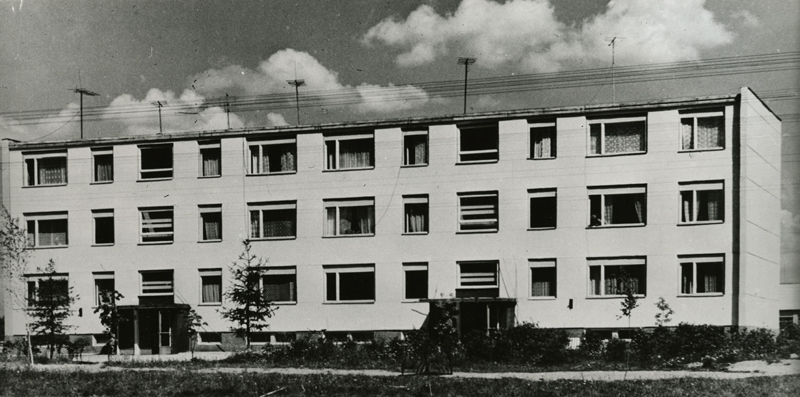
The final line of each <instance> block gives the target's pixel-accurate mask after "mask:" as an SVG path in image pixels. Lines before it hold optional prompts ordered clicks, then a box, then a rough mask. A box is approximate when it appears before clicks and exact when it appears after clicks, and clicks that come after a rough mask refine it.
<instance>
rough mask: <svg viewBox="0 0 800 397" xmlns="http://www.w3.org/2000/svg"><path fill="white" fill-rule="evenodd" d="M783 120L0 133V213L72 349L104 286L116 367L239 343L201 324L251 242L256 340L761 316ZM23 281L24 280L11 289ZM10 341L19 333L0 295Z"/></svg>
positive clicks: (758, 111) (565, 118) (528, 117)
mask: <svg viewBox="0 0 800 397" xmlns="http://www.w3.org/2000/svg"><path fill="white" fill-rule="evenodd" d="M780 142H781V124H780V120H779V119H778V117H776V116H775V115H774V114H773V113H772V112H771V111H770V110H769V109H768V108H767V107H766V106H765V105H764V104H763V103H762V102H761V101H760V100H759V99H758V97H757V96H756V95H755V94H754V93H753V92H752V91H750V90H749V89H748V88H743V89H742V90H741V91H740V92H737V93H733V94H731V95H724V96H714V97H703V98H693V99H678V100H660V101H653V102H642V103H630V104H612V105H598V106H579V107H562V108H550V109H530V110H517V111H506V112H493V113H482V114H470V115H458V116H447V117H430V118H413V119H396V120H382V121H368V122H351V123H338V124H325V125H311V126H289V127H278V128H266V129H244V130H226V131H208V132H203V133H182V134H169V135H156V136H136V137H109V138H101V139H84V140H69V141H58V142H37V143H23V142H10V141H4V142H3V146H2V152H1V153H0V160H1V161H2V193H3V194H2V198H3V204H4V205H5V206H6V207H7V208H8V209H9V211H10V212H11V214H12V215H13V216H14V217H17V218H19V219H20V221H21V222H22V224H23V225H25V227H26V228H27V231H28V236H29V240H30V244H31V245H32V247H33V256H32V260H31V264H32V266H34V265H41V266H43V265H44V264H45V263H46V262H47V261H48V260H50V259H53V260H54V261H55V263H56V266H57V268H58V271H59V275H60V277H62V278H63V279H64V280H66V282H67V283H68V285H69V286H71V287H73V288H74V291H75V292H76V293H77V294H78V295H80V297H79V299H78V301H77V302H76V304H75V307H74V309H75V315H73V316H72V317H71V319H70V322H71V324H73V325H74V326H75V327H74V328H73V329H72V332H73V333H74V334H75V336H74V337H84V338H91V340H92V341H93V343H94V344H95V345H96V346H101V345H102V344H103V343H104V341H105V340H104V336H103V335H102V331H103V328H102V326H101V324H100V322H99V320H98V318H97V316H96V315H95V314H93V313H92V311H93V308H94V307H96V306H97V305H98V303H99V300H100V299H101V297H100V296H101V292H102V291H105V290H112V289H116V290H118V291H119V292H120V293H121V294H122V295H123V296H124V298H123V299H122V300H120V301H119V303H118V304H119V305H120V306H121V309H122V310H123V311H125V313H127V314H126V315H127V316H128V318H129V319H130V321H128V322H127V323H125V325H124V326H123V328H124V329H122V330H121V331H120V335H119V338H120V342H121V344H122V348H123V350H124V351H125V352H127V353H130V354H168V353H174V352H178V351H183V350H186V348H187V346H188V343H187V342H186V330H185V327H184V326H183V325H182V318H183V316H184V314H185V313H186V311H187V310H189V309H190V308H191V309H194V310H196V311H197V312H198V313H199V314H200V315H202V316H203V319H204V321H206V322H207V323H208V325H207V326H205V327H203V330H202V332H201V334H200V337H201V342H200V345H201V348H207V349H229V348H232V347H233V346H235V345H236V344H237V343H239V342H238V341H237V339H235V338H234V337H233V336H232V334H230V332H229V328H230V325H231V324H228V323H226V322H225V321H224V320H223V319H222V318H221V316H220V315H219V313H218V310H220V309H221V308H222V307H227V306H228V305H229V303H227V302H226V301H225V298H224V292H225V291H226V288H227V287H228V285H229V282H230V273H229V270H228V267H229V265H230V263H231V262H233V261H234V260H236V258H237V257H238V255H239V254H240V253H241V252H242V240H243V239H249V240H250V241H251V243H252V250H253V251H252V252H253V253H254V254H256V255H258V256H260V257H263V258H267V259H268V269H267V270H266V271H264V272H263V275H262V277H261V280H260V283H261V286H262V288H263V291H264V294H265V295H266V296H267V297H268V299H270V300H271V301H273V302H274V303H275V305H276V306H277V307H279V309H278V310H277V312H276V314H275V316H274V317H273V318H271V319H270V327H269V329H267V330H265V332H263V333H260V334H259V335H257V337H256V338H255V339H254V341H255V342H257V343H263V342H269V341H272V342H275V341H284V340H286V339H287V338H289V339H290V338H293V337H295V336H296V335H298V334H307V333H319V332H325V333H327V334H328V335H330V336H331V337H344V336H347V337H350V338H354V339H362V338H372V337H379V338H380V337H383V338H385V337H394V336H399V335H401V334H402V331H404V330H410V329H418V328H420V327H422V326H423V325H424V324H425V323H426V319H427V318H428V315H429V313H430V312H431V310H432V308H433V307H435V304H436V302H438V301H442V300H445V301H448V302H451V303H456V304H457V306H458V309H459V310H458V320H459V321H458V326H459V329H460V331H461V332H467V331H469V330H475V329H480V330H490V329H495V328H504V327H508V326H511V325H513V324H518V323H521V322H535V323H537V324H539V325H540V326H542V327H562V328H569V329H573V330H576V332H580V331H583V330H585V329H605V330H613V329H617V328H622V327H626V326H627V325H628V324H627V321H626V320H619V319H618V315H619V312H620V311H619V308H620V301H621V299H622V295H621V294H620V288H619V287H620V286H621V285H622V280H623V279H625V280H631V281H630V282H631V283H632V285H633V288H634V289H635V293H636V294H637V296H639V303H640V307H639V308H637V309H636V310H635V311H634V314H633V316H632V318H631V325H632V326H635V327H647V326H653V323H654V320H653V318H654V315H655V314H656V312H657V308H656V306H655V302H657V301H658V299H659V298H664V299H665V300H666V301H667V302H668V304H669V305H670V306H671V307H672V308H673V310H674V311H675V314H674V315H673V324H677V323H679V322H690V323H701V324H714V325H730V326H747V327H766V328H771V329H777V327H778V319H779V315H778V298H779V296H778V286H779V274H780V214H779V211H780V196H781V195H780V153H781V144H780ZM39 276H40V275H37V274H36V273H35V271H34V270H31V273H30V274H29V278H30V280H31V281H30V282H29V284H28V285H29V288H32V289H34V288H35V287H36V280H37V277H39ZM5 309H6V318H7V320H6V330H5V333H6V335H20V334H24V322H23V320H22V318H21V316H20V312H19V309H20V308H14V307H12V305H10V302H9V300H8V299H7V300H6V308H5Z"/></svg>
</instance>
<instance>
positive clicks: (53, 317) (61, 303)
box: [28, 259, 76, 359]
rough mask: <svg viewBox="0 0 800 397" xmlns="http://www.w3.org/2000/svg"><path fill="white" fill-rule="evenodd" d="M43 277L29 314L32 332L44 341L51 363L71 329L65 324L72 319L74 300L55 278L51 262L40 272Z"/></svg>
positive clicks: (62, 281)
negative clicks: (66, 333)
mask: <svg viewBox="0 0 800 397" xmlns="http://www.w3.org/2000/svg"><path fill="white" fill-rule="evenodd" d="M43 273H44V274H45V276H44V278H42V279H40V280H39V283H38V287H37V288H36V293H35V294H34V296H33V302H32V304H31V305H29V306H28V312H30V316H31V318H32V321H31V323H30V326H31V329H32V330H33V331H34V332H36V334H37V335H42V336H43V337H44V341H45V344H46V345H47V349H48V350H49V351H50V359H52V358H53V353H54V352H55V349H56V346H61V345H63V344H65V341H66V335H64V332H65V331H67V330H69V329H70V328H72V326H70V325H67V324H65V323H66V321H67V319H68V318H69V317H70V316H71V315H72V310H70V308H71V307H72V304H73V303H75V299H76V297H75V296H74V295H73V293H72V287H70V286H69V284H68V281H67V280H65V279H63V278H60V277H58V276H57V274H56V264H55V262H53V260H52V259H50V262H48V263H47V267H45V268H44V269H43Z"/></svg>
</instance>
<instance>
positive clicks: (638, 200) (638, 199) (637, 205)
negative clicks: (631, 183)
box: [633, 194, 644, 223]
mask: <svg viewBox="0 0 800 397" xmlns="http://www.w3.org/2000/svg"><path fill="white" fill-rule="evenodd" d="M642 201H643V197H642V196H640V195H638V194H637V195H636V196H634V197H633V208H634V209H635V210H636V217H637V218H638V219H639V223H644V217H643V216H642V207H643V204H644V203H643V202H642Z"/></svg>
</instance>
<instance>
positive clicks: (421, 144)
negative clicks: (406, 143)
mask: <svg viewBox="0 0 800 397" xmlns="http://www.w3.org/2000/svg"><path fill="white" fill-rule="evenodd" d="M427 161H428V145H427V144H426V140H425V138H424V137H422V138H420V139H418V140H417V141H416V142H414V164H425V163H426V162H427Z"/></svg>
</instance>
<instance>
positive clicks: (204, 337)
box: [197, 332, 222, 344]
mask: <svg viewBox="0 0 800 397" xmlns="http://www.w3.org/2000/svg"><path fill="white" fill-rule="evenodd" d="M197 334H198V335H199V336H200V340H199V341H198V342H199V343H215V344H220V343H222V333H221V332H198V333H197Z"/></svg>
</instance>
